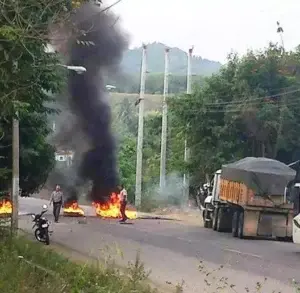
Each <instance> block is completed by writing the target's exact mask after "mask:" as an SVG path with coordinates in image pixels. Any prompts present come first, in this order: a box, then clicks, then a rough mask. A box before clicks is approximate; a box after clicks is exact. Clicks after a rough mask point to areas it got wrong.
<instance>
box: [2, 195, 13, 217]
mask: <svg viewBox="0 0 300 293" xmlns="http://www.w3.org/2000/svg"><path fill="white" fill-rule="evenodd" d="M11 213H12V203H11V201H10V200H8V199H2V200H0V215H9V214H11Z"/></svg>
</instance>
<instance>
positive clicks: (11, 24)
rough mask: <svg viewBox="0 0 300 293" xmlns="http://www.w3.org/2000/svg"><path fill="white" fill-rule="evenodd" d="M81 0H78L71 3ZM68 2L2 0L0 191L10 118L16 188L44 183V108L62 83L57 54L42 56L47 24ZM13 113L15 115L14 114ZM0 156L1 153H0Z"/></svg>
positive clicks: (49, 157)
mask: <svg viewBox="0 0 300 293" xmlns="http://www.w3.org/2000/svg"><path fill="white" fill-rule="evenodd" d="M77 2H82V1H77ZM70 4H71V3H70V2H69V1H68V0H58V1H47V2H45V1H36V0H28V1H21V0H16V1H8V0H5V1H4V2H3V3H2V5H1V8H2V9H1V12H0V59H1V64H0V105H1V106H0V117H1V119H0V130H1V135H2V136H1V137H2V139H1V140H0V149H1V161H0V164H1V165H0V169H1V170H2V172H0V176H1V177H0V182H1V186H0V188H1V189H7V188H8V187H9V186H10V182H11V180H10V169H11V141H12V123H11V121H12V119H13V117H15V118H17V119H19V122H20V187H21V189H23V191H24V192H26V193H31V192H34V191H36V190H38V188H39V187H40V186H41V185H42V184H43V183H44V182H45V180H46V178H47V176H48V173H49V171H50V170H51V169H52V167H53V164H54V149H53V148H52V147H51V146H50V145H49V144H48V143H47V141H46V137H47V135H48V134H49V131H50V130H49V128H48V126H47V115H48V114H50V113H52V112H53V111H54V110H53V109H51V108H49V107H47V106H45V105H46V102H48V101H50V100H51V98H50V97H49V95H48V94H47V92H51V93H52V94H54V95H55V94H57V93H59V92H60V90H61V88H62V86H63V84H64V75H65V74H64V72H63V69H62V67H59V66H58V64H59V63H60V62H61V60H60V58H59V56H58V55H57V54H47V53H46V52H45V47H46V46H47V44H48V43H49V42H50V40H49V26H50V25H55V24H57V23H59V22H60V21H61V19H64V21H66V20H67V19H68V17H69V15H70V13H71V9H72V8H71V5H70ZM16 113H18V115H16ZM2 154H3V155H2ZM3 170H4V171H5V172H3Z"/></svg>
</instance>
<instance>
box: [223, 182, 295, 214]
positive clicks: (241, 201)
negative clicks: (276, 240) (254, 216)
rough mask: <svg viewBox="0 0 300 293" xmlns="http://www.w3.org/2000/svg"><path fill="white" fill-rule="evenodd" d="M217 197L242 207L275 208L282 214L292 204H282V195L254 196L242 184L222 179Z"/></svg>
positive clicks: (290, 208)
mask: <svg viewBox="0 0 300 293" xmlns="http://www.w3.org/2000/svg"><path fill="white" fill-rule="evenodd" d="M219 197H220V199H221V200H223V201H226V202H228V203H232V204H235V205H239V206H242V207H246V206H249V208H250V207H251V206H252V207H256V208H259V207H261V208H271V209H274V208H275V209H282V212H286V210H292V209H293V204H288V203H285V202H284V196H283V195H282V194H281V195H270V196H267V195H266V196H256V195H255V194H254V192H253V190H251V189H250V188H248V187H247V186H246V185H245V184H244V183H239V182H234V181H229V180H226V179H223V178H221V182H220V193H219Z"/></svg>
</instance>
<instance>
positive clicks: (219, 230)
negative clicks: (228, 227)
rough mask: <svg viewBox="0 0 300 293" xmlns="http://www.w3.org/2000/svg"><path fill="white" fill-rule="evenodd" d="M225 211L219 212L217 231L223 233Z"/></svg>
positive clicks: (219, 210) (220, 210)
mask: <svg viewBox="0 0 300 293" xmlns="http://www.w3.org/2000/svg"><path fill="white" fill-rule="evenodd" d="M222 218H223V209H218V212H217V229H216V230H217V231H218V232H222Z"/></svg>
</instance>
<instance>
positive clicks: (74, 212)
mask: <svg viewBox="0 0 300 293" xmlns="http://www.w3.org/2000/svg"><path fill="white" fill-rule="evenodd" d="M64 214H65V215H69V216H84V211H83V209H82V208H81V207H80V206H79V205H78V202H77V201H71V202H67V203H66V204H65V206H64Z"/></svg>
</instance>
